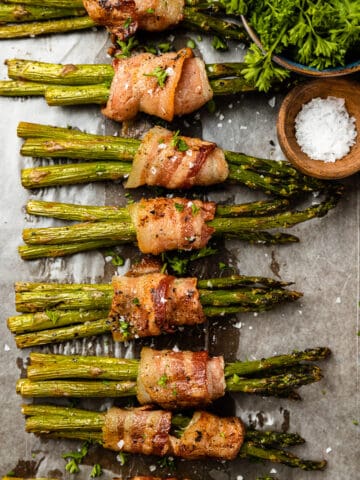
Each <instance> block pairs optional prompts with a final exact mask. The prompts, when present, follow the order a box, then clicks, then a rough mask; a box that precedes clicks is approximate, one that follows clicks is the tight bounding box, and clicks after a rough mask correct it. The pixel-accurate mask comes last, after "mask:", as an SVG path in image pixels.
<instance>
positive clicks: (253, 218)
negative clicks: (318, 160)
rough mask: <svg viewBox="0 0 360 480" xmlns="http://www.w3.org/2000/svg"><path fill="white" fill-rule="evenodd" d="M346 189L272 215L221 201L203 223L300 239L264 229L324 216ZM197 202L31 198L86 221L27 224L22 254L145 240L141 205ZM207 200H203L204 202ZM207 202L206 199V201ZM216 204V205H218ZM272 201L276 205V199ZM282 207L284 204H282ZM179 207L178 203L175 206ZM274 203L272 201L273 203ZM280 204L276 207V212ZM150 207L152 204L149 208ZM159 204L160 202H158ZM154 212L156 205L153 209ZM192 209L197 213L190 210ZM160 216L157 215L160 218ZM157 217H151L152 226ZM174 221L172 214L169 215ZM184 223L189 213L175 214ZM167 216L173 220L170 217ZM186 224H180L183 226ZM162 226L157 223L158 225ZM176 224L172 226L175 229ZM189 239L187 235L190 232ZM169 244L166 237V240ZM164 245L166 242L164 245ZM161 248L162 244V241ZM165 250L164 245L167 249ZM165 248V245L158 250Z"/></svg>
mask: <svg viewBox="0 0 360 480" xmlns="http://www.w3.org/2000/svg"><path fill="white" fill-rule="evenodd" d="M341 192H342V190H341V188H340V187H339V188H337V187H336V188H335V189H334V190H332V191H331V192H330V193H329V195H328V196H327V197H326V198H325V199H324V200H323V201H322V202H320V203H318V204H314V205H312V206H310V207H308V208H305V209H304V210H287V211H284V212H281V211H280V212H279V213H273V214H269V215H264V214H263V207H264V204H263V203H261V202H260V207H261V208H260V212H261V214H260V215H258V213H257V210H258V209H259V202H255V203H249V204H243V205H229V206H220V205H219V206H217V207H216V210H215V216H214V218H213V219H212V220H210V221H205V222H203V225H204V226H205V227H206V228H208V229H210V230H209V232H212V233H211V234H210V236H209V237H208V238H210V237H211V236H214V237H217V238H219V237H222V238H237V239H239V240H245V241H248V242H250V243H269V244H271V243H287V242H296V241H297V240H298V239H297V238H296V237H294V236H293V235H289V234H285V233H275V234H271V233H269V232H267V231H266V230H264V229H274V228H279V227H286V228H289V227H291V226H293V225H296V224H298V223H301V222H305V221H307V220H310V219H312V218H316V217H317V218H320V217H323V216H324V215H326V214H327V213H328V211H329V210H331V209H332V208H334V207H335V206H336V204H337V202H338V200H339V198H340V196H341ZM196 202H198V201H194V202H191V201H190V202H189V201H187V200H185V199H182V198H175V197H174V198H173V199H171V200H169V199H161V198H157V199H155V200H148V201H141V202H139V203H138V204H135V205H134V204H133V205H130V206H128V207H125V208H120V207H115V206H114V207H110V206H106V207H93V206H83V205H74V204H64V203H57V202H40V201H30V202H28V204H27V212H28V213H31V214H34V215H40V216H47V217H52V218H60V219H63V220H80V222H85V223H77V224H74V225H71V226H65V227H47V228H27V229H24V231H23V240H24V242H25V243H26V245H24V246H20V247H19V253H20V256H21V257H22V258H23V259H24V260H32V259H37V258H42V257H58V256H64V255H70V254H74V253H77V252H82V251H88V250H93V249H99V248H107V247H111V246H114V245H119V244H122V243H129V242H130V243H132V242H135V241H136V240H138V241H139V232H140V230H139V227H136V226H135V224H134V221H133V217H132V216H131V214H130V212H129V208H130V210H133V209H134V208H135V209H138V210H139V211H145V210H144V208H145V209H146V208H147V207H146V205H148V206H150V205H154V206H156V205H159V204H160V203H161V204H162V203H168V204H172V207H171V208H172V209H173V210H174V213H176V210H179V216H180V217H181V215H180V213H181V212H182V213H183V214H185V213H186V212H187V210H186V208H190V207H188V205H191V206H192V207H193V205H194V209H193V208H192V211H193V215H192V214H191V215H190V216H191V217H192V216H194V217H195V219H196V215H197V214H198V212H199V208H200V209H201V208H202V207H200V206H199V207H198V206H196V205H195V203H196ZM198 204H199V205H201V202H198ZM202 205H205V204H202ZM212 205H213V204H212ZM270 205H271V204H270ZM277 205H278V207H277V208H279V207H281V203H280V204H277ZM174 206H175V207H174ZM267 207H269V204H267ZM274 207H275V206H274V205H272V206H271V207H270V210H272V211H274V210H273V209H274ZM149 208H150V207H149ZM155 208H156V207H155ZM151 211H152V210H151ZM190 213H191V212H190ZM155 216H156V215H154V217H155ZM186 219H187V220H194V218H191V219H190V217H186ZM153 220H154V219H151V218H149V222H147V223H148V224H149V225H150V224H151V221H153ZM169 220H171V219H169ZM172 220H173V221H174V222H176V221H177V220H178V221H180V222H182V221H183V218H182V217H181V218H180V219H177V220H176V219H174V218H172ZM164 221H167V219H166V218H165V219H164ZM178 226H179V228H180V225H178ZM173 228H175V225H171V224H169V225H167V229H168V232H167V233H168V236H170V234H171V235H172V236H175V229H174V230H173ZM155 229H156V227H155ZM169 229H170V230H169ZM186 238H187V237H186ZM187 240H189V242H187V243H189V245H188V246H187V247H186V248H190V249H193V248H198V247H196V244H195V243H191V242H190V240H192V238H190V237H189V238H187ZM165 243H166V242H165ZM147 246H148V248H150V250H145V249H144V248H145V247H144V246H141V245H140V249H141V251H142V252H143V253H155V250H154V249H153V248H155V245H152V244H151V240H150V239H148V241H147ZM163 246H164V245H163ZM156 248H157V246H156ZM164 248H167V249H174V248H175V249H183V248H185V247H183V246H182V245H180V243H179V244H177V246H175V247H174V246H171V247H170V246H166V245H165V247H164ZM162 251H164V250H162ZM156 253H160V250H156Z"/></svg>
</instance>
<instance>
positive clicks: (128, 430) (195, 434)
mask: <svg viewBox="0 0 360 480" xmlns="http://www.w3.org/2000/svg"><path fill="white" fill-rule="evenodd" d="M171 418H172V414H171V412H167V411H164V410H151V408H145V407H140V408H131V409H121V408H115V407H114V408H110V410H108V412H107V413H106V415H105V423H104V427H103V440H104V447H105V448H109V449H111V450H115V451H123V452H128V453H143V454H145V455H160V456H164V455H167V454H172V455H175V456H178V457H182V458H186V459H189V460H194V459H200V458H207V457H213V458H217V459H219V460H233V459H234V458H236V456H237V455H238V453H239V451H240V448H241V446H242V444H243V442H244V437H245V427H244V425H243V423H242V422H241V420H240V419H238V418H236V417H227V418H220V417H217V416H215V415H212V414H210V413H207V412H204V411H198V412H195V413H194V415H193V417H192V419H191V421H190V423H189V425H188V426H187V427H186V428H185V430H184V431H183V434H182V435H181V437H180V438H176V437H174V436H172V435H170V429H171Z"/></svg>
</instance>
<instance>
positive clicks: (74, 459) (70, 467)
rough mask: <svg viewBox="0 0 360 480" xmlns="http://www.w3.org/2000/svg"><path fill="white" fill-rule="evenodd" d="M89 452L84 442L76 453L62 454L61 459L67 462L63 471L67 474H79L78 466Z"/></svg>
mask: <svg viewBox="0 0 360 480" xmlns="http://www.w3.org/2000/svg"><path fill="white" fill-rule="evenodd" d="M88 451H89V443H88V442H85V443H84V444H83V445H82V446H81V448H80V450H79V451H76V452H67V453H64V454H63V455H61V456H62V458H65V460H68V462H67V464H66V465H65V470H66V471H67V472H69V473H78V472H80V467H79V464H80V463H81V462H82V460H83V458H84V457H85V456H86V455H87V453H88Z"/></svg>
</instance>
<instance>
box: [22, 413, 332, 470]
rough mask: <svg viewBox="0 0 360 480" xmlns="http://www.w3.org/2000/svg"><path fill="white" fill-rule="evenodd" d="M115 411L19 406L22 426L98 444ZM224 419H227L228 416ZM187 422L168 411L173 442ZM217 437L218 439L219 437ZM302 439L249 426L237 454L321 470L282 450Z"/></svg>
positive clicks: (322, 463)
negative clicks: (24, 420) (24, 422)
mask: <svg viewBox="0 0 360 480" xmlns="http://www.w3.org/2000/svg"><path fill="white" fill-rule="evenodd" d="M118 412H121V414H124V411H122V410H121V409H110V410H109V411H108V412H107V413H99V412H95V411H88V410H83V409H75V408H67V407H57V406H51V405H23V407H22V413H23V414H24V415H25V416H26V417H27V418H26V426H25V428H26V431H27V432H31V433H35V434H37V435H41V436H45V437H47V438H71V439H80V440H87V441H94V442H98V443H100V444H103V443H104V442H105V441H106V440H105V438H104V437H105V435H106V424H107V422H108V419H110V417H112V415H113V414H115V415H116V413H118ZM150 413H152V412H150ZM127 414H131V411H127ZM195 415H196V414H195ZM205 415H206V414H205ZM211 418H212V419H213V420H215V421H216V420H218V421H220V422H221V420H222V419H219V417H215V416H212V415H211ZM223 420H225V421H226V420H227V419H223ZM234 420H236V419H234ZM234 420H233V421H234ZM190 422H191V418H190V417H187V416H184V415H179V414H177V415H171V426H172V430H171V433H170V438H172V439H173V441H174V442H175V443H176V438H177V439H179V440H180V442H181V439H182V437H183V436H185V435H186V433H187V432H186V431H187V429H188V428H189V426H191V423H190ZM214 433H215V432H214ZM216 434H217V436H219V432H216ZM203 435H205V438H206V439H208V441H209V445H210V442H211V440H212V438H211V433H207V432H206V431H205V432H203ZM220 436H221V432H220ZM203 438H204V437H203ZM118 440H119V441H118V444H117V447H116V449H117V450H118V451H119V450H121V449H122V448H124V447H123V444H124V442H121V438H119V439H118ZM145 440H146V439H145ZM219 440H220V441H221V439H219ZM223 442H227V439H226V436H224V438H223ZM302 443H304V439H303V438H302V437H300V436H299V435H298V434H296V433H295V434H293V433H280V432H275V431H258V430H250V429H249V430H247V431H246V432H245V436H244V440H243V443H242V445H241V447H240V449H239V452H238V454H237V456H238V457H239V458H248V459H253V460H254V459H258V460H268V461H271V462H275V463H281V464H284V465H287V466H289V467H292V468H300V469H302V470H309V471H315V470H323V469H324V468H325V467H326V461H325V460H322V461H312V460H304V459H302V458H300V457H297V456H296V455H294V454H292V453H290V452H288V451H287V450H285V448H287V447H291V446H293V445H299V444H302ZM125 451H126V446H125ZM158 455H159V453H158ZM160 455H161V453H160ZM162 455H164V453H162ZM172 455H174V453H172ZM180 455H181V454H180ZM175 456H176V454H175Z"/></svg>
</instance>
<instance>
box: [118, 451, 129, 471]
mask: <svg viewBox="0 0 360 480" xmlns="http://www.w3.org/2000/svg"><path fill="white" fill-rule="evenodd" d="M127 457H128V456H127V454H126V453H123V452H120V453H119V454H118V456H117V457H116V459H117V460H118V462H119V463H120V465H121V466H122V467H123V466H124V465H125V463H126V462H127Z"/></svg>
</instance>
